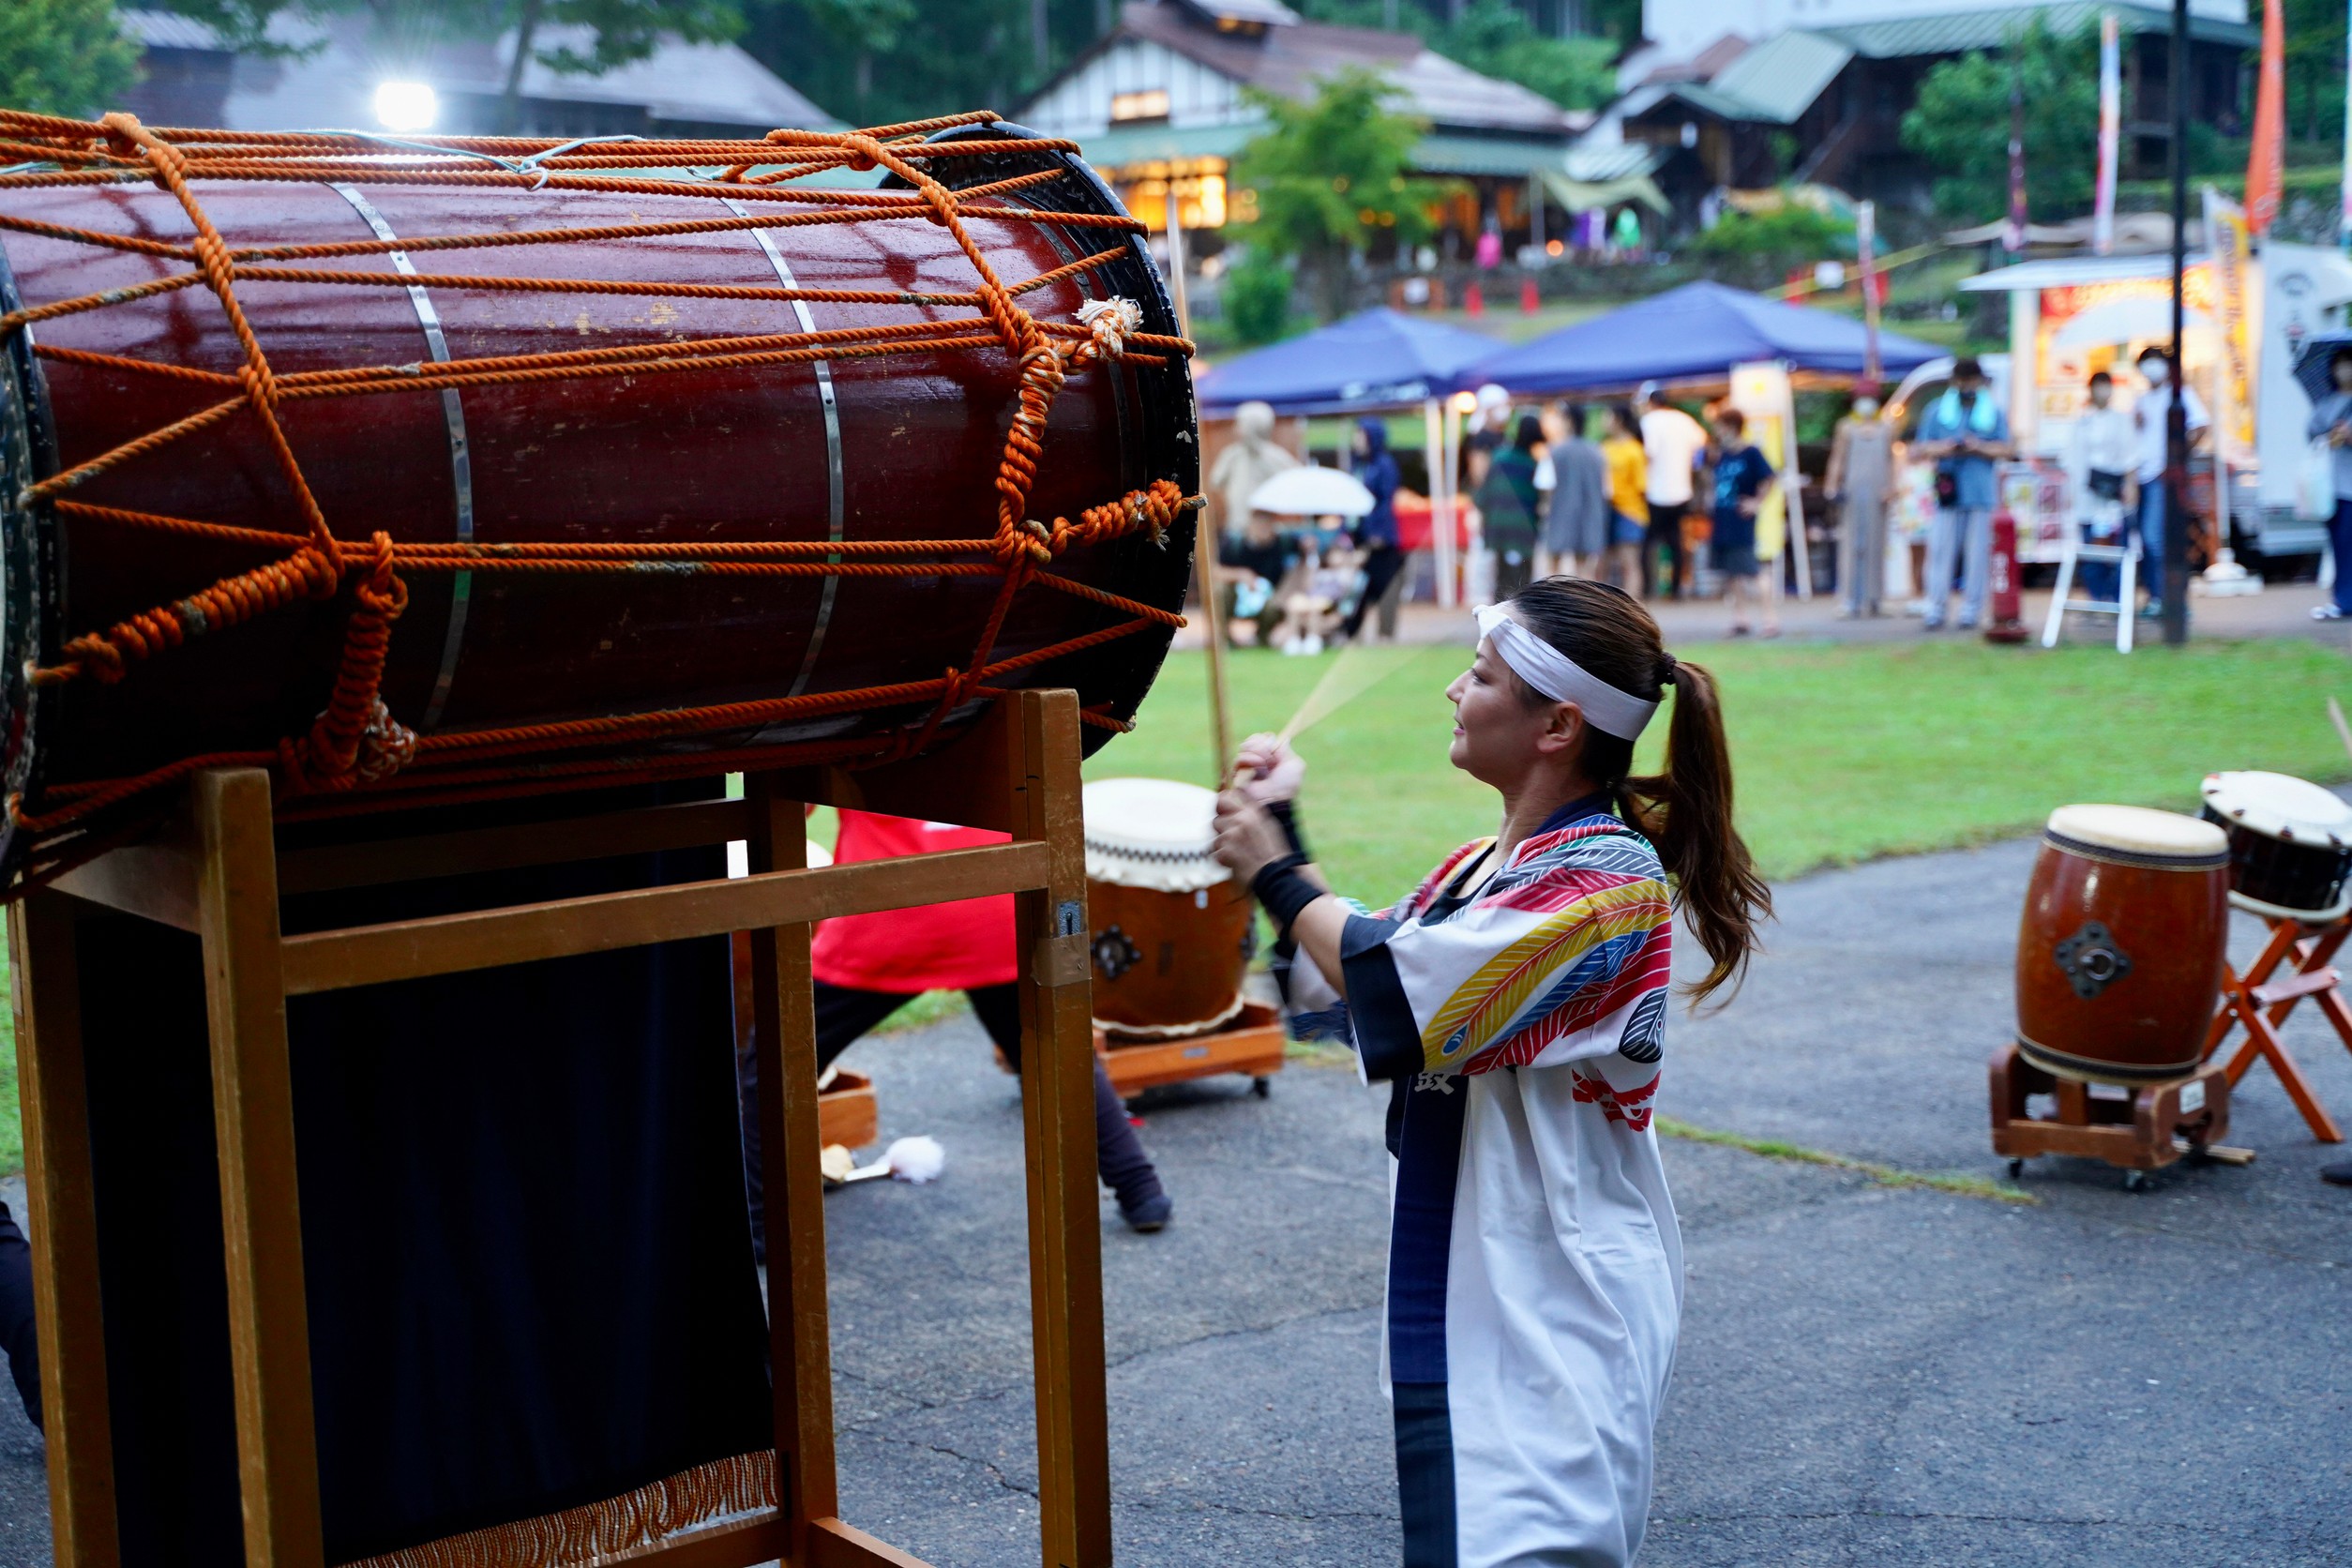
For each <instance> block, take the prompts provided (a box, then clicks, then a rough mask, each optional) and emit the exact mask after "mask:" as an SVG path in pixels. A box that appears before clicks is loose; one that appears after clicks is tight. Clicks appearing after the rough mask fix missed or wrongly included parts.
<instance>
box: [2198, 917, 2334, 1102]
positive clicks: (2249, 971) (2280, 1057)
mask: <svg viewBox="0 0 2352 1568" xmlns="http://www.w3.org/2000/svg"><path fill="white" fill-rule="evenodd" d="M2330 938H2332V939H2333V940H2330ZM2343 942H2344V937H2343V934H2342V933H2341V932H2339V931H2331V932H2327V933H2322V934H2319V935H2316V936H2314V937H2312V938H2310V939H2308V940H2306V939H2305V938H2304V936H2303V927H2301V926H2300V925H2299V923H2297V922H2295V921H2293V920H2273V921H2271V922H2270V940H2269V942H2265V943H2264V944H2263V947H2262V952H2261V955H2260V956H2259V957H2256V958H2255V959H2254V962H2253V963H2252V964H2250V965H2248V966H2247V968H2246V972H2245V973H2244V974H2243V975H2239V974H2237V973H2235V972H2232V971H2231V970H2230V969H2229V966H2228V965H2226V964H2224V965H2223V967H2222V985H2223V997H2222V1008H2221V1011H2220V1012H2219V1013H2217V1014H2215V1015H2214V1018H2213V1026H2212V1028H2211V1029H2210V1030H2209V1031H2208V1032H2207V1034H2206V1039H2205V1054H2206V1057H2207V1059H2208V1060H2210V1059H2211V1057H2212V1055H2213V1052H2214V1051H2215V1049H2217V1048H2219V1047H2220V1045H2221V1043H2222V1041H2223V1040H2224V1039H2225V1038H2227V1037H2228V1034H2229V1032H2230V1028H2231V1026H2232V1025H2233V1024H2243V1025H2244V1026H2245V1029H2246V1043H2245V1044H2244V1045H2242V1046H2240V1047H2239V1048H2238V1050H2237V1053H2236V1054H2235V1055H2233V1056H2232V1057H2231V1058H2230V1059H2229V1063H2228V1065H2227V1066H2226V1068H2225V1069H2224V1072H2225V1074H2226V1076H2227V1077H2228V1078H2229V1085H2230V1087H2231V1088H2233V1089H2235V1088H2237V1087H2238V1084H2239V1080H2241V1079H2242V1078H2245V1076H2246V1073H2247V1070H2248V1069H2249V1068H2251V1067H2252V1066H2253V1065H2254V1062H2255V1060H2256V1059H2257V1058H2259V1059H2261V1060H2263V1061H2266V1062H2268V1063H2270V1070H2271V1072H2273V1073H2275V1074H2276V1075H2277V1076H2278V1079H2279V1082H2280V1084H2281V1085H2282V1086H2283V1087H2284V1089H2285V1090H2286V1094H2287V1098H2288V1099H2290V1100H2292V1101H2294V1102H2295V1108H2296V1109H2297V1110H2298V1111H2299V1112H2301V1113H2302V1117H2303V1122H2304V1124H2305V1125H2307V1126H2309V1127H2310V1128H2311V1131H2312V1136H2313V1137H2314V1138H2317V1139H2318V1140H2319V1141H2320V1142H2322V1143H2341V1142H2343V1141H2344V1134H2343V1132H2342V1131H2341V1130H2339V1129H2338V1128H2337V1126H2336V1123H2335V1118H2333V1117H2332V1116H2329V1114H2328V1108H2327V1107H2325V1106H2323V1105H2321V1104H2320V1103H2319V1095H2318V1093H2317V1092H2316V1091H2314V1089H2313V1088H2312V1086H2311V1082H2310V1080H2309V1079H2308V1078H2304V1077H2303V1070H2302V1069H2301V1068H2300V1067H2299V1066H2297V1065H2296V1064H2295V1059H2294V1058H2293V1057H2291V1056H2289V1055H2287V1054H2286V1047H2285V1045H2284V1042H2282V1041H2281V1040H2280V1039H2279V1031H2278V1026H2279V1024H2280V1023H2282V1022H2283V1021H2284V1019H2285V1018H2286V1016H2287V1014H2289V1013H2290V1012H2293V1011H2294V1009H2295V1003H2298V1002H2299V1001H2301V1000H2302V997H2303V996H2304V995H2305V994H2307V993H2306V992H2305V991H2303V990H2300V989H2294V988H2293V983H2292V982H2289V983H2288V984H2287V986H2286V987H2285V988H2288V989H2292V990H2293V994H2291V995H2288V996H2286V997H2284V998H2281V999H2280V1000H2277V1001H2274V1002H2268V1003H2266V1002H2265V1001H2264V1000H2263V998H2264V996H2265V994H2266V993H2265V990H2264V988H2265V987H2268V986H2269V984H2270V976H2271V975H2272V974H2274V973H2276V972H2278V969H2279V966H2280V965H2281V964H2282V963H2284V961H2285V960H2286V958H2287V957H2289V955H2295V956H2296V957H2297V964H2296V969H2297V972H2299V973H2304V974H2309V975H2311V976H2313V977H2314V978H2313V979H2312V980H2309V981H2306V982H2304V984H2305V985H2310V984H2315V983H2317V976H2318V975H2319V974H2320V972H2322V971H2325V970H2326V968H2327V963H2328V959H2329V958H2330V957H2334V955H2335V951H2336V949H2337V948H2338V947H2340V946H2342V945H2343ZM2328 985H2329V988H2328V989H2327V990H2325V991H2324V992H2321V993H2320V996H2319V1005H2320V1009H2321V1010H2322V1011H2323V1012H2325V1013H2326V1014H2327V1015H2328V1018H2329V1022H2331V1023H2334V1024H2335V1025H2336V1033H2338V1034H2340V1035H2342V1036H2343V1037H2344V1043H2345V1045H2346V1046H2347V1047H2352V1011H2347V1010H2346V1008H2345V1006H2344V999H2343V998H2342V997H2341V996H2339V995H2338V994H2337V993H2336V991H2335V989H2334V986H2333V982H2332V980H2330V981H2329V982H2328ZM2269 994H2273V995H2274V994H2275V990H2274V991H2272V992H2270V993H2269Z"/></svg>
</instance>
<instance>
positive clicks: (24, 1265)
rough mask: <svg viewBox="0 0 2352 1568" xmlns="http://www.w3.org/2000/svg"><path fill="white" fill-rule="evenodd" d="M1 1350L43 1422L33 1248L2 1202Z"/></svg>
mask: <svg viewBox="0 0 2352 1568" xmlns="http://www.w3.org/2000/svg"><path fill="white" fill-rule="evenodd" d="M0 1350H6V1351H8V1376H9V1377H11V1378H14V1379H15V1380H16V1395H17V1397H18V1398H20V1399H22V1400H23V1401H24V1413H25V1415H27V1416H28V1417H30V1418H31V1419H32V1423H33V1425H36V1426H38V1425H40V1424H41V1353H40V1342H39V1340H38V1338H36V1337H35V1335H34V1334H33V1249H32V1248H31V1247H29V1246H27V1245H25V1244H24V1232H23V1231H22V1230H19V1229H17V1228H16V1216H14V1215H13V1214H9V1213H8V1205H7V1204H6V1203H0Z"/></svg>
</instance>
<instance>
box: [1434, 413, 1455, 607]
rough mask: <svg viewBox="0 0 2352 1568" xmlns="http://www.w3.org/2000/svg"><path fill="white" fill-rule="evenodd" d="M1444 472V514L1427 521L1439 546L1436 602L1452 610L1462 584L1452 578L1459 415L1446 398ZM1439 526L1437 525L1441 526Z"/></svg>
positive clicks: (1442, 460) (1442, 461)
mask: <svg viewBox="0 0 2352 1568" xmlns="http://www.w3.org/2000/svg"><path fill="white" fill-rule="evenodd" d="M1439 456H1440V463H1441V464H1442V466H1443V468H1444V471H1445V513H1444V515H1443V516H1442V517H1433V518H1432V519H1431V520H1430V522H1431V526H1432V528H1433V529H1434V531H1435V537H1436V539H1437V543H1438V603H1439V604H1440V606H1441V607H1443V608H1444V609H1447V610H1451V609H1453V608H1454V607H1455V605H1456V604H1458V603H1460V602H1461V584H1460V583H1459V581H1457V580H1456V579H1455V567H1456V562H1455V529H1456V528H1457V526H1458V524H1457V523H1456V521H1455V513H1456V512H1457V511H1458V510H1459V507H1458V506H1457V505H1456V498H1455V494H1454V487H1455V480H1456V479H1457V477H1458V476H1459V470H1460V467H1461V460H1462V414H1461V411H1460V410H1459V409H1457V408H1455V406H1454V400H1453V399H1451V398H1449V399H1447V400H1446V403H1445V444H1444V450H1443V451H1442V452H1441V453H1440V455H1439ZM1440 524H1441V525H1442V526H1440Z"/></svg>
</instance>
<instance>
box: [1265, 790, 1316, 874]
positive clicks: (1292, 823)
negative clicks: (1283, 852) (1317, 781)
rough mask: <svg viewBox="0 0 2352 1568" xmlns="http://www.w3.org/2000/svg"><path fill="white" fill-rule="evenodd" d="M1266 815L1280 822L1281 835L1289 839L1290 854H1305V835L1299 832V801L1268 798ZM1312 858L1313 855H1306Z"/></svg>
mask: <svg viewBox="0 0 2352 1568" xmlns="http://www.w3.org/2000/svg"><path fill="white" fill-rule="evenodd" d="M1266 815H1267V816H1269V817H1272V818H1273V819H1274V821H1275V822H1280V823H1281V824H1282V837H1285V838H1288V839H1289V841H1290V852H1291V853H1292V854H1299V855H1305V854H1306V838H1305V836H1304V835H1303V834H1301V833H1300V832H1299V803H1298V802H1297V801H1295V800H1270V801H1268V802H1267V803H1266ZM1307 858H1308V859H1310V860H1312V859H1313V858H1314V856H1312V855H1307Z"/></svg>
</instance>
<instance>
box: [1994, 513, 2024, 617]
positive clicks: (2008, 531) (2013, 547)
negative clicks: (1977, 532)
mask: <svg viewBox="0 0 2352 1568" xmlns="http://www.w3.org/2000/svg"><path fill="white" fill-rule="evenodd" d="M1987 571H1988V573H1989V575H1990V577H1991V582H1990V583H1989V586H1990V588H1991V589H1992V595H1993V604H1992V615H1991V617H1990V618H1989V619H1988V620H1987V621H1986V622H1985V625H1984V641H1987V642H2023V641H2025V640H2026V623H2025V621H2024V620H2023V618H2022V616H2021V608H2022V607H2021V606H2020V605H2019V604H2018V602H2017V520H2016V519H2015V518H2013V517H2011V516H2010V515H2009V508H2008V507H2006V506H2004V507H2002V508H2001V509H2000V510H1999V511H1998V512H1995V513H1994V514H1993V559H1992V561H1991V563H1990V564H1989V565H1988V567H1987Z"/></svg>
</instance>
